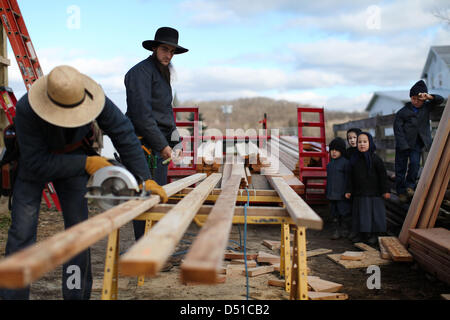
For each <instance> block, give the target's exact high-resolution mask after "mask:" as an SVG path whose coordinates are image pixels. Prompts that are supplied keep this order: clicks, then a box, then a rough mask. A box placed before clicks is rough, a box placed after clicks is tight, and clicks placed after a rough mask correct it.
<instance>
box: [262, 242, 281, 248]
mask: <svg viewBox="0 0 450 320" xmlns="http://www.w3.org/2000/svg"><path fill="white" fill-rule="evenodd" d="M262 244H263V246H266V247H267V248H269V249H270V250H278V249H280V247H281V241H272V240H263V242H262Z"/></svg>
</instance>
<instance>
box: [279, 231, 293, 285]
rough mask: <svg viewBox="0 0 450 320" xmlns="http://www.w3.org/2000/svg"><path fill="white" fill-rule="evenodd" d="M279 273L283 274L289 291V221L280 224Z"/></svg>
mask: <svg viewBox="0 0 450 320" xmlns="http://www.w3.org/2000/svg"><path fill="white" fill-rule="evenodd" d="M280 275H281V276H284V286H285V288H284V289H285V290H286V292H291V234H290V229H289V223H283V224H282V225H281V247H280Z"/></svg>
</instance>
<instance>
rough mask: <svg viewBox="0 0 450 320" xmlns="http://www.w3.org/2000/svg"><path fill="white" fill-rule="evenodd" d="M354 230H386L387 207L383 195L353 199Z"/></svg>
mask: <svg viewBox="0 0 450 320" xmlns="http://www.w3.org/2000/svg"><path fill="white" fill-rule="evenodd" d="M352 215H353V231H355V232H386V208H385V205H384V200H383V198H381V197H366V196H364V197H355V198H354V199H353V208H352Z"/></svg>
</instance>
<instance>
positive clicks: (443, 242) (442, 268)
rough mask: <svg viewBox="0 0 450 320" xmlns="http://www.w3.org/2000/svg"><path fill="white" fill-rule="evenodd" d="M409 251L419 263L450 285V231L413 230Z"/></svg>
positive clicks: (410, 232)
mask: <svg viewBox="0 0 450 320" xmlns="http://www.w3.org/2000/svg"><path fill="white" fill-rule="evenodd" d="M409 234H410V237H409V239H408V244H409V251H410V252H411V253H412V254H413V256H414V258H415V260H416V261H417V263H419V264H420V265H421V266H422V267H423V268H425V269H426V270H427V271H428V272H429V273H431V274H432V275H433V276H435V277H436V278H438V279H439V280H441V281H444V282H446V283H447V284H449V285H450V231H449V230H447V229H444V228H432V229H411V230H409Z"/></svg>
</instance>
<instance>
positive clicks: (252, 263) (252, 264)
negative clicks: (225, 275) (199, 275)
mask: <svg viewBox="0 0 450 320" xmlns="http://www.w3.org/2000/svg"><path fill="white" fill-rule="evenodd" d="M230 264H238V265H245V260H244V259H234V260H231V261H230ZM256 266H257V263H256V261H255V260H247V267H248V268H255V267H256ZM202 283H204V282H202Z"/></svg>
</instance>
